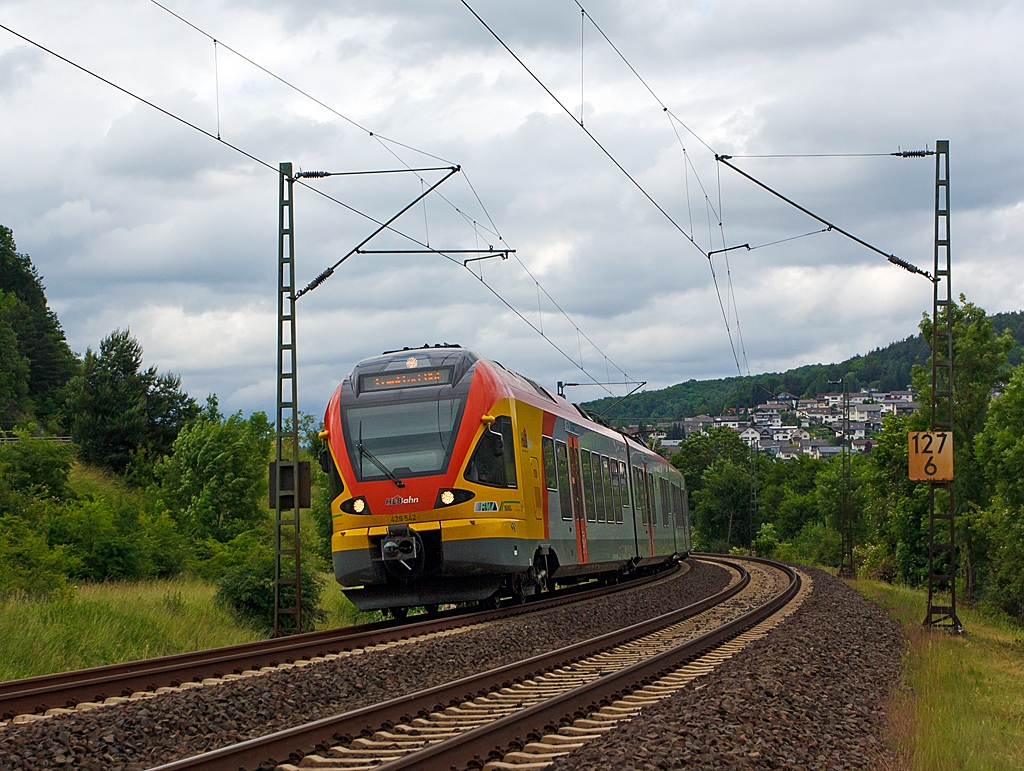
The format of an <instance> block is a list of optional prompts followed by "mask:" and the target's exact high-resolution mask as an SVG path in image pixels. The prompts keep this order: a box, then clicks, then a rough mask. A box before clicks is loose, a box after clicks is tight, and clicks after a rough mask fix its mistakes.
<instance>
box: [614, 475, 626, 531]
mask: <svg viewBox="0 0 1024 771" xmlns="http://www.w3.org/2000/svg"><path fill="white" fill-rule="evenodd" d="M619 498H620V500H621V502H622V506H621V507H620V508H619V511H618V513H617V514H616V515H615V521H616V522H621V521H622V509H628V508H629V478H628V477H627V476H626V464H625V463H624V462H623V461H621V460H620V461H619Z"/></svg>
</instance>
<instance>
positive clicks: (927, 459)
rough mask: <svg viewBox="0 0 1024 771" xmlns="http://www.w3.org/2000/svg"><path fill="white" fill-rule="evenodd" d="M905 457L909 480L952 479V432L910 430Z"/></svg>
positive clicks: (942, 480)
mask: <svg viewBox="0 0 1024 771" xmlns="http://www.w3.org/2000/svg"><path fill="white" fill-rule="evenodd" d="M907 440H908V445H909V446H908V448H907V459H908V461H909V462H908V466H909V473H910V478H911V480H913V481H915V482H949V481H952V479H953V432H952V431H910V432H909V433H908V434H907Z"/></svg>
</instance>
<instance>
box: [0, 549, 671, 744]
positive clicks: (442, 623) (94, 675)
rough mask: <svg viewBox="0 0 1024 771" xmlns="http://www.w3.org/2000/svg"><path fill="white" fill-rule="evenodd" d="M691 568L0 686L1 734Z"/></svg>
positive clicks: (638, 583) (535, 608)
mask: <svg viewBox="0 0 1024 771" xmlns="http://www.w3.org/2000/svg"><path fill="white" fill-rule="evenodd" d="M687 569H688V566H687V565H686V563H685V562H682V563H678V564H676V565H675V566H674V567H673V568H671V569H670V570H668V571H667V572H666V571H662V572H659V573H654V574H650V575H644V576H641V577H638V578H636V579H634V580H632V581H629V582H626V583H622V584H616V585H610V586H605V587H601V588H596V589H591V588H586V587H585V586H584V587H583V588H580V587H569V588H566V589H561V590H559V591H557V592H552V593H550V594H546V595H541V596H540V597H539V598H536V599H534V600H531V601H530V602H528V603H526V604H525V605H512V606H507V607H502V608H499V609H497V610H483V611H471V612H466V611H465V610H464V609H458V610H454V611H446V612H443V613H440V614H438V615H436V616H432V617H427V618H426V619H425V620H421V619H424V617H422V616H418V617H417V616H414V617H411V618H410V619H404V620H390V621H381V622H376V623H371V624H365V625H362V626H357V627H345V628H341V629H331V630H325V631H320V632H309V633H306V634H301V635H294V636H291V637H284V638H278V639H273V640H260V641H257V642H251V643H243V644H241V645H233V646H227V647H222V648H214V649H211V650H204V651H196V652H194V653H182V654H176V655H173V656H164V657H160V658H155V659H146V660H142V661H133V662H128V663H124V664H112V665H108V666H102V667H94V668H90V669H82V670H76V671H72V672H59V673H55V674H51V675H42V676H39V677H28V678H23V679H20V680H11V681H7V682H2V683H0V726H3V725H4V724H5V723H6V722H8V721H13V722H25V721H28V720H36V719H42V718H45V717H51V716H53V715H57V714H66V713H68V712H71V711H75V710H87V709H94V708H96V707H100V706H104V705H109V704H115V703H119V702H121V701H124V700H127V699H142V698H149V697H151V696H153V695H156V694H158V693H165V692H168V691H173V690H180V689H182V688H190V687H199V686H202V685H204V684H206V685H208V684H211V683H216V682H221V681H223V680H231V679H237V678H240V677H251V676H255V675H258V674H260V673H261V672H265V671H269V670H270V669H277V668H280V667H290V666H305V665H307V664H309V663H311V662H314V661H319V660H324V659H330V658H334V657H336V656H338V655H343V654H344V652H346V651H355V650H359V649H366V648H370V647H373V646H382V645H394V644H402V643H408V642H414V641H416V640H420V639H424V638H427V637H430V636H434V635H438V634H443V633H450V632H452V631H453V630H458V629H465V628H472V627H475V626H478V625H481V624H487V623H490V622H492V621H497V620H500V619H505V618H510V617H513V616H516V615H521V614H523V613H530V612H534V611H538V610H545V609H549V608H554V607H558V606H560V605H564V604H566V603H570V602H577V601H579V600H584V599H590V598H595V597H600V596H603V595H606V594H610V593H613V592H615V591H620V590H623V589H629V588H633V587H637V586H642V585H645V584H652V583H655V582H659V581H664V580H667V579H670V578H672V577H674V576H676V575H678V574H679V573H680V572H685V571H686V570H687Z"/></svg>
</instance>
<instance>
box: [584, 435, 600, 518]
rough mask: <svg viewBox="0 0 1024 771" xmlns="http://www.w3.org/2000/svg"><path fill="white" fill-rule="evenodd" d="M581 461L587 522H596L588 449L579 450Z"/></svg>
mask: <svg viewBox="0 0 1024 771" xmlns="http://www.w3.org/2000/svg"><path fill="white" fill-rule="evenodd" d="M580 455H581V456H582V458H581V460H582V462H583V464H582V465H583V500H584V502H585V503H586V511H587V522H597V509H595V508H594V467H593V466H591V465H590V451H589V450H580Z"/></svg>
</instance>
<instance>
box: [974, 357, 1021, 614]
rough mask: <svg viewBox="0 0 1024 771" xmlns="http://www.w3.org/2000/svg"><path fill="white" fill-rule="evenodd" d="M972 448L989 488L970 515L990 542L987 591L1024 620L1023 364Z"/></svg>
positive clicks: (977, 527) (986, 593) (992, 599)
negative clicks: (985, 500)
mask: <svg viewBox="0 0 1024 771" xmlns="http://www.w3.org/2000/svg"><path fill="white" fill-rule="evenodd" d="M975 450H976V457H977V459H978V461H979V463H980V464H981V466H982V469H983V471H984V475H985V479H986V481H987V482H988V485H989V490H990V492H991V493H992V498H991V501H990V503H989V505H988V507H987V508H986V509H985V510H982V511H981V512H979V514H978V515H977V516H976V517H975V518H974V520H975V521H974V524H975V530H976V531H981V532H983V533H984V534H985V538H986V545H987V546H988V550H987V556H988V565H987V568H988V570H987V571H986V572H987V576H986V579H987V580H986V581H985V584H986V587H985V596H986V598H987V599H988V600H989V601H990V602H992V603H993V604H994V605H996V606H997V607H999V608H1000V609H1001V610H1003V611H1005V612H1007V613H1010V614H1012V615H1013V616H1015V617H1016V618H1017V619H1019V620H1024V562H1022V561H1021V555H1022V554H1024V366H1021V367H1017V369H1015V370H1014V371H1013V375H1012V376H1011V378H1010V381H1009V383H1008V384H1007V386H1006V390H1005V391H1004V393H1003V394H1002V395H1001V396H999V397H998V398H996V399H994V400H993V401H992V405H991V408H990V410H989V414H988V419H987V420H986V421H985V427H984V429H983V430H982V431H980V432H979V433H978V435H977V437H976V439H975Z"/></svg>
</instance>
